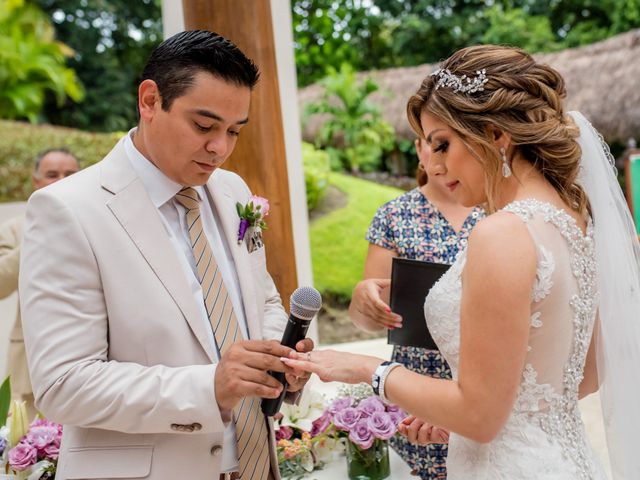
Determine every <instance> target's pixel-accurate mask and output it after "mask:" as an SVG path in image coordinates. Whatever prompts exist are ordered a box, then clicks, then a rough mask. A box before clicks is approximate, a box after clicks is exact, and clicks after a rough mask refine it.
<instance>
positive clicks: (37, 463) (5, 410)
mask: <svg viewBox="0 0 640 480" xmlns="http://www.w3.org/2000/svg"><path fill="white" fill-rule="evenodd" d="M10 398H11V384H10V382H9V379H8V378H7V380H5V382H4V383H3V384H2V387H0V424H4V423H5V421H6V425H5V426H3V427H2V428H0V474H6V475H14V476H15V478H16V480H49V479H54V478H55V474H56V465H57V462H58V454H59V452H60V440H61V438H62V425H59V424H57V423H53V422H49V421H48V420H45V419H43V418H37V417H36V419H35V420H34V421H33V422H31V423H29V420H28V416H27V408H26V402H22V401H18V400H14V401H13V402H11V401H10V400H9V399H10ZM9 409H10V411H9Z"/></svg>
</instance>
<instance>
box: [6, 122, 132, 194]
mask: <svg viewBox="0 0 640 480" xmlns="http://www.w3.org/2000/svg"><path fill="white" fill-rule="evenodd" d="M0 132H2V133H1V134H0V201H2V202H13V201H19V200H26V199H27V198H28V197H29V195H30V194H31V191H32V189H31V172H32V170H33V162H34V160H35V157H36V155H37V154H38V153H39V152H42V151H43V150H46V149H49V148H58V147H64V148H67V149H69V150H70V151H71V152H73V154H74V155H75V156H76V157H78V159H79V160H80V165H81V167H82V168H85V167H88V166H89V165H92V164H94V163H96V162H98V161H99V160H101V159H102V158H103V157H104V156H105V155H106V154H107V153H109V151H110V150H111V149H112V148H113V146H114V145H115V144H116V142H117V141H118V139H120V137H122V135H124V133H123V132H114V133H91V132H83V131H80V130H75V129H73V128H64V127H54V126H50V125H32V124H29V123H23V122H12V121H7V120H0Z"/></svg>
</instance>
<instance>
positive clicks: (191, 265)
mask: <svg viewBox="0 0 640 480" xmlns="http://www.w3.org/2000/svg"><path fill="white" fill-rule="evenodd" d="M135 130H136V129H135V128H134V129H132V130H131V131H129V134H128V135H127V137H126V139H125V150H126V152H127V157H129V160H130V161H131V165H132V166H133V169H134V170H135V171H136V173H137V174H138V177H140V180H141V181H142V184H143V185H144V188H145V190H146V191H147V193H148V194H149V198H150V199H151V201H152V203H153V204H154V206H155V207H156V208H157V209H158V211H159V212H160V218H161V219H162V222H163V224H164V226H165V228H166V230H167V234H168V235H169V238H170V240H171V244H172V245H173V248H174V249H175V251H176V253H177V254H178V260H179V261H180V265H181V266H182V270H183V274H184V275H185V279H186V280H187V282H188V283H189V287H190V288H191V292H192V294H193V298H194V300H195V302H196V304H197V305H198V308H199V309H200V316H201V317H202V321H203V322H204V323H205V324H206V327H207V328H206V331H207V332H208V335H209V341H210V342H211V345H212V346H213V350H214V351H215V352H216V353H217V356H218V359H220V352H219V350H218V346H217V344H216V340H215V337H214V335H213V329H212V328H211V323H210V322H209V317H208V315H207V309H206V307H205V304H204V296H203V293H202V287H201V286H200V281H199V280H198V270H197V268H196V260H195V258H194V256H193V250H192V249H191V240H190V238H189V230H188V228H187V223H186V209H185V207H184V206H183V205H182V204H180V202H178V201H177V200H176V199H175V195H176V194H177V193H178V192H179V191H180V190H181V189H182V188H183V186H182V185H180V184H179V183H176V182H174V181H173V180H171V179H170V178H168V177H167V176H166V175H165V174H164V173H163V172H162V171H161V170H160V169H158V168H157V167H156V166H155V165H154V164H153V163H151V161H150V160H148V159H147V158H146V157H145V156H144V155H142V153H140V151H139V150H138V149H137V148H136V146H135V145H134V143H133V140H132V136H133V134H134V133H135ZM193 188H195V190H196V191H197V192H198V195H199V196H200V199H201V204H200V216H201V219H202V225H203V229H204V234H205V236H206V237H207V240H208V241H209V245H210V246H211V250H212V251H213V256H214V258H215V260H216V262H217V263H218V269H219V270H220V272H221V274H222V279H223V280H224V285H225V287H226V288H227V291H228V292H229V298H230V299H231V302H232V304H233V309H234V311H235V314H236V318H237V319H238V325H239V327H240V331H241V333H242V336H243V337H244V338H245V339H248V338H249V336H248V328H247V322H246V318H245V313H244V307H243V303H242V293H241V291H240V282H239V280H238V275H237V272H236V269H235V264H234V262H233V260H232V257H231V250H230V249H229V245H228V244H227V242H226V239H225V236H224V235H223V234H221V232H220V229H219V228H218V225H220V219H219V217H218V215H217V212H216V209H215V207H214V205H213V202H212V201H211V198H210V196H209V192H208V191H207V188H206V187H204V186H196V187H193ZM211 381H213V379H211ZM211 401H212V402H215V398H212V399H211ZM236 470H238V454H237V441H236V432H235V426H234V423H233V422H229V425H227V428H226V430H225V432H224V448H223V453H222V463H221V471H222V472H233V471H236Z"/></svg>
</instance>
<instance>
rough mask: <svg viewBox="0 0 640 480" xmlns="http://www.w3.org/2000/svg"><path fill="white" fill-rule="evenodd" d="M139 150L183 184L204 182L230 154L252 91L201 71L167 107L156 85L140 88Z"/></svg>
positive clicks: (144, 85)
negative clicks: (191, 83) (164, 105)
mask: <svg viewBox="0 0 640 480" xmlns="http://www.w3.org/2000/svg"><path fill="white" fill-rule="evenodd" d="M139 93H140V102H139V105H140V115H141V119H142V128H141V129H140V130H139V133H140V135H141V137H142V138H141V140H142V141H141V142H138V141H137V142H136V146H137V147H138V148H139V149H140V151H141V152H142V153H143V154H144V155H145V156H146V157H147V158H148V159H149V160H151V162H153V163H154V164H155V166H156V167H158V168H159V169H160V170H161V171H162V172H163V173H164V174H165V175H166V176H167V177H169V178H170V179H172V180H173V181H174V182H177V183H179V184H181V185H183V186H196V185H204V184H205V183H206V182H207V180H209V177H210V176H211V174H212V173H213V172H214V170H215V169H216V168H218V167H219V166H221V165H222V164H223V163H224V162H225V161H226V160H227V158H228V157H229V155H231V152H233V149H234V147H235V145H236V141H237V140H238V135H239V133H240V130H241V128H242V126H243V125H245V124H246V123H247V120H248V115H249V105H250V101H251V90H250V89H249V87H245V86H238V85H235V84H233V83H229V82H226V81H225V80H221V79H219V78H217V77H214V76H213V75H211V74H210V73H207V72H198V73H196V75H195V76H194V81H193V85H192V86H191V87H190V88H189V89H187V90H186V92H185V93H184V94H183V95H182V96H180V97H178V98H176V99H174V101H173V103H172V104H171V108H170V109H169V111H164V110H163V109H162V105H161V97H160V95H159V92H158V90H157V87H156V85H155V83H154V82H153V81H151V80H145V82H143V83H142V84H141V86H140V92H139Z"/></svg>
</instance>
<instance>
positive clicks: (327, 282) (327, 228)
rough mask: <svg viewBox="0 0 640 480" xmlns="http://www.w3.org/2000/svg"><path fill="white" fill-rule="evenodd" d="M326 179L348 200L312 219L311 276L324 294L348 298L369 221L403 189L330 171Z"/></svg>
mask: <svg viewBox="0 0 640 480" xmlns="http://www.w3.org/2000/svg"><path fill="white" fill-rule="evenodd" d="M329 183H330V184H331V185H333V186H335V187H336V188H338V189H340V190H341V191H343V192H345V193H346V194H347V195H348V203H347V205H346V207H344V208H341V209H338V210H335V211H333V212H330V213H328V214H327V215H325V216H323V217H320V218H318V219H317V220H314V221H313V222H312V223H311V228H310V235H311V255H312V262H313V278H314V283H315V286H316V288H318V290H320V292H322V293H323V294H330V295H333V296H335V297H339V298H340V299H345V300H348V299H349V298H351V290H353V287H354V285H355V284H356V283H357V282H358V281H360V280H361V278H362V271H363V267H364V260H365V257H366V254H367V246H368V243H367V241H366V240H365V239H364V236H365V233H366V231H367V228H368V227H369V223H370V222H371V219H372V218H373V215H374V214H375V212H376V210H377V209H378V207H379V206H380V205H382V204H383V203H385V202H388V201H389V200H391V199H392V198H395V197H397V196H398V195H400V194H401V193H402V190H399V189H397V188H392V187H387V186H384V185H379V184H377V183H373V182H368V181H366V180H361V179H358V178H354V177H351V176H348V175H342V174H339V173H331V175H330V177H329Z"/></svg>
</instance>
